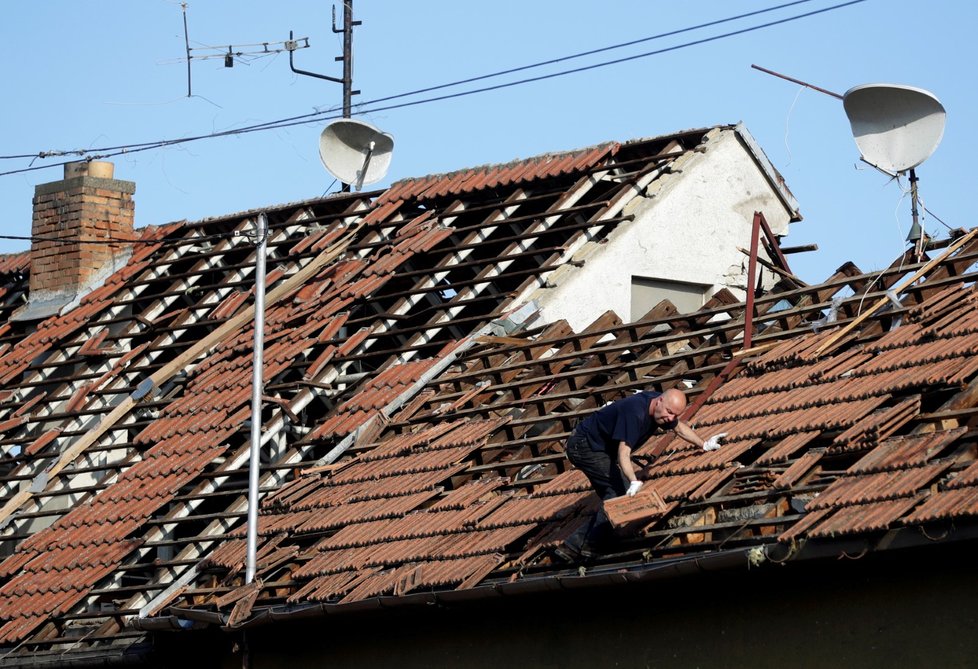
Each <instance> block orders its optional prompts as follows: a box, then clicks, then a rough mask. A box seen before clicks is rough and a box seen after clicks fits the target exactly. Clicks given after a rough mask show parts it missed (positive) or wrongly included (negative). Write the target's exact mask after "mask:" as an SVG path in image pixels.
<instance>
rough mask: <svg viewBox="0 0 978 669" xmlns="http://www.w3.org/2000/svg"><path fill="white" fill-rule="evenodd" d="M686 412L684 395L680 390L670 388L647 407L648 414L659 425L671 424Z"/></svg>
mask: <svg viewBox="0 0 978 669" xmlns="http://www.w3.org/2000/svg"><path fill="white" fill-rule="evenodd" d="M685 410H686V395H684V394H683V392H682V391H681V390H677V389H676V388H670V389H669V390H667V391H665V392H664V393H662V394H661V395H659V396H658V397H656V398H655V399H654V400H652V402H651V404H650V405H649V413H650V414H651V415H652V420H654V421H655V422H656V423H658V424H659V425H664V424H666V423H671V422H672V421H674V420H676V419H677V418H679V417H680V416H681V415H682V413H683V411H685Z"/></svg>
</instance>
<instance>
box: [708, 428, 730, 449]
mask: <svg viewBox="0 0 978 669" xmlns="http://www.w3.org/2000/svg"><path fill="white" fill-rule="evenodd" d="M726 436H727V433H726V432H721V433H720V434H715V435H713V436H712V437H710V438H709V439H707V440H706V441H704V442H703V450H704V451H715V450H717V449H718V448H720V440H721V439H723V438H724V437H726Z"/></svg>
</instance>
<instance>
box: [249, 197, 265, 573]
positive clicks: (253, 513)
mask: <svg viewBox="0 0 978 669" xmlns="http://www.w3.org/2000/svg"><path fill="white" fill-rule="evenodd" d="M255 228H256V230H255V233H256V234H257V235H258V243H257V246H256V249H255V353H254V356H255V357H254V361H253V362H252V367H251V454H250V455H251V460H250V464H249V469H248V555H247V569H246V571H245V583H251V582H252V581H254V580H255V562H256V557H257V554H258V474H259V471H258V468H259V464H260V462H259V455H260V449H261V396H262V371H263V368H264V362H263V360H262V353H263V349H264V334H265V253H266V250H267V243H268V218H267V217H266V216H265V213H264V212H262V213H260V214H258V218H257V219H255Z"/></svg>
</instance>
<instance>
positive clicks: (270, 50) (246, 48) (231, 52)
mask: <svg viewBox="0 0 978 669" xmlns="http://www.w3.org/2000/svg"><path fill="white" fill-rule="evenodd" d="M180 8H181V9H182V10H183V44H184V48H185V49H186V52H187V55H186V57H185V58H177V59H173V60H168V61H163V62H167V63H179V62H183V61H184V60H186V61H187V97H188V98H190V97H193V85H192V78H191V70H190V63H191V62H192V61H195V60H212V59H217V58H220V59H223V60H224V67H234V63H235V61H238V62H242V63H247V62H248V60H249V59H254V58H261V57H262V56H271V55H274V54H277V53H282V52H284V51H288V52H289V59H290V60H291V58H292V52H293V51H295V50H297V49H308V48H309V38H308V37H299V38H297V39H293V37H292V34H291V33H289V39H288V41H282V42H258V43H256V44H228V45H227V46H226V47H225V46H200V47H192V46H190V32H189V30H188V29H187V3H186V2H181V3H180Z"/></svg>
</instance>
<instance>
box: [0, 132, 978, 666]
mask: <svg viewBox="0 0 978 669" xmlns="http://www.w3.org/2000/svg"><path fill="white" fill-rule="evenodd" d="M706 132H707V130H700V131H689V132H687V133H683V134H680V135H674V136H669V137H664V138H654V139H650V140H642V141H636V142H630V143H627V144H611V145H607V146H602V147H594V148H592V149H588V150H584V151H580V152H572V153H569V154H565V155H563V156H546V157H542V158H539V159H530V160H527V161H524V162H522V163H520V164H519V165H507V166H495V167H486V168H484V169H481V170H478V171H477V172H478V173H477V174H473V173H469V172H463V173H456V174H452V175H443V176H440V177H429V178H425V179H418V180H407V181H404V182H399V183H398V184H395V185H394V186H392V187H391V189H389V190H388V191H385V192H379V193H364V194H346V195H340V196H335V197H331V198H326V199H320V200H312V201H308V202H303V203H294V204H290V205H283V206H280V207H276V208H269V209H268V210H267V214H268V216H269V221H270V224H271V236H270V239H269V258H268V269H269V275H268V287H267V290H268V293H267V297H266V310H265V326H266V327H265V352H264V363H265V364H264V383H265V387H264V393H265V398H264V399H265V401H264V410H263V413H262V416H261V420H262V424H263V429H262V431H261V434H262V435H263V437H262V439H263V452H262V461H261V481H260V485H261V489H262V492H263V501H262V507H261V514H260V522H259V533H260V540H259V545H258V577H259V580H258V581H256V584H254V585H252V586H243V561H244V558H245V548H246V545H245V540H244V533H245V529H244V528H245V515H246V491H247V480H248V446H249V433H250V423H249V421H250V420H251V418H252V417H251V411H250V405H249V403H250V398H251V387H250V383H251V365H252V360H253V344H252V339H253V333H252V330H251V323H252V306H251V301H252V300H251V289H252V281H253V279H252V274H251V271H252V266H253V260H254V244H253V243H252V242H251V240H249V238H248V233H249V232H250V231H251V230H252V229H253V219H254V213H253V212H245V213H243V214H238V215H233V216H228V217H223V218H218V219H210V220H207V221H203V222H200V223H198V224H191V225H185V224H173V225H169V226H164V227H160V228H157V229H153V230H147V231H144V233H143V237H142V240H141V242H140V243H139V244H138V245H137V246H136V248H135V251H134V253H133V256H132V258H131V259H130V260H129V263H128V265H127V266H126V267H125V268H123V269H122V270H120V271H119V272H117V273H116V274H115V275H113V276H112V277H110V278H109V279H108V280H107V282H106V284H105V285H104V286H103V287H102V288H100V289H97V290H96V291H94V292H93V293H91V294H90V295H88V296H87V297H86V298H85V299H83V300H82V302H81V304H79V305H78V306H77V307H76V308H75V309H73V310H71V311H69V312H67V313H65V314H63V315H60V316H54V317H51V318H49V319H47V320H45V321H43V322H41V323H39V324H37V326H36V327H32V326H31V325H29V324H27V323H17V322H6V323H5V324H4V325H3V326H0V393H2V396H3V399H4V401H3V404H2V406H0V439H2V440H3V441H2V443H3V445H4V447H5V449H4V453H5V455H4V457H3V458H2V459H0V486H2V487H0V504H2V507H0V522H3V523H4V525H3V532H4V534H3V536H2V537H0V542H2V543H0V545H2V546H3V548H4V550H5V551H6V552H7V554H8V557H6V559H4V560H3V561H2V562H0V621H2V625H0V648H5V649H6V650H5V651H4V652H5V653H6V655H4V657H3V659H2V660H0V663H6V664H18V663H24V662H27V661H28V658H30V661H31V662H38V661H41V660H39V659H38V658H42V659H43V658H49V659H50V661H52V662H55V661H62V660H63V658H64V657H70V656H72V655H73V654H75V655H77V656H78V657H82V656H84V657H100V658H105V657H109V656H113V655H121V654H125V653H131V652H136V651H138V650H139V649H140V648H144V646H143V645H142V644H144V642H145V640H146V635H147V633H148V632H147V630H155V629H167V628H183V627H185V626H187V625H188V624H190V623H191V622H193V623H196V624H216V625H221V626H231V627H234V626H240V625H253V624H259V623H262V622H268V621H270V620H279V619H283V618H285V619H287V618H288V617H289V616H291V615H299V614H302V615H306V614H308V613H309V612H310V611H322V610H324V609H325V608H329V609H330V610H331V611H339V612H341V611H345V610H356V609H357V608H358V607H365V606H374V605H376V603H377V602H379V601H382V600H384V599H385V598H387V599H389V598H394V599H398V600H403V601H413V599H412V598H414V599H416V600H417V601H430V599H431V598H433V597H437V598H441V599H442V600H444V601H451V600H452V598H453V597H456V598H461V597H478V596H481V594H484V593H487V592H492V591H497V590H499V589H513V590H520V589H523V590H524V591H525V590H532V589H534V588H541V587H546V584H547V583H550V582H552V581H553V579H561V578H582V579H588V578H592V577H594V578H599V577H600V576H601V575H602V574H607V573H611V572H616V573H618V572H622V571H624V572H625V573H628V574H633V575H634V576H635V577H636V578H640V577H641V576H642V575H643V574H647V573H649V572H650V571H653V570H655V569H657V568H658V567H659V566H660V565H663V564H667V563H668V564H675V562H676V561H677V560H679V561H681V560H684V559H704V557H709V556H725V557H729V556H730V555H731V554H733V555H735V556H742V557H743V563H744V564H746V560H747V559H748V557H750V559H751V560H753V561H755V562H763V561H765V560H772V559H777V560H786V559H791V558H796V559H797V558H800V557H805V556H807V555H810V554H813V552H817V550H816V549H819V550H821V549H820V547H824V550H828V551H829V552H831V551H833V550H835V551H838V550H843V549H842V548H840V546H842V545H843V544H844V545H845V546H846V547H849V543H848V542H849V541H852V540H856V541H858V542H859V544H860V545H862V546H864V547H866V549H867V550H876V549H880V548H881V547H882V546H883V545H884V544H882V543H881V535H882V534H883V533H899V534H900V535H901V536H904V537H911V538H916V539H918V540H921V535H919V534H917V533H914V532H910V531H909V530H914V529H915V528H920V527H929V526H931V525H932V524H936V525H938V526H940V527H941V528H942V530H941V532H938V533H937V534H935V536H942V537H943V539H942V540H943V541H954V540H955V539H957V538H959V537H961V536H965V535H967V533H968V531H969V530H970V529H971V525H970V523H971V522H972V519H973V518H974V515H975V513H976V510H978V491H976V488H975V486H976V481H978V474H976V472H978V465H973V460H974V449H973V446H974V437H973V435H971V433H970V430H969V429H968V427H967V426H968V424H969V421H970V420H971V415H972V407H973V404H974V400H973V398H972V395H973V393H972V392H971V391H970V385H969V384H971V383H972V382H973V381H974V379H975V378H976V374H978V363H976V362H975V360H976V358H975V357H974V355H973V354H974V352H975V349H976V347H978V336H976V335H978V328H975V327H973V326H972V325H971V324H970V323H972V321H975V319H978V314H976V312H975V309H974V305H975V299H976V298H975V295H974V289H973V287H972V283H971V281H970V277H971V276H972V275H971V274H969V272H968V270H969V269H970V267H971V265H972V264H973V263H974V259H975V252H976V250H978V248H976V243H975V242H974V240H973V234H972V233H969V234H968V235H967V236H965V237H962V238H961V239H959V240H957V241H956V242H955V243H954V244H953V246H949V247H947V248H939V247H935V248H932V249H931V250H930V253H931V254H933V258H934V259H933V260H932V261H929V262H926V263H924V262H921V263H913V262H909V261H906V259H905V262H903V263H902V264H900V265H895V266H894V267H893V268H891V269H890V270H888V271H887V272H884V273H882V274H879V275H878V276H877V275H876V274H873V275H868V274H863V273H862V272H860V271H859V270H858V269H856V268H855V267H852V266H851V265H850V266H846V267H843V268H841V269H840V270H839V271H838V272H837V273H836V274H835V275H834V276H832V277H830V278H829V280H828V281H826V282H825V283H823V284H820V285H818V286H804V285H799V282H788V281H786V282H783V283H782V285H781V286H780V289H779V290H776V291H774V292H772V293H770V294H768V295H766V296H763V297H761V298H759V299H758V300H757V301H756V311H757V315H756V316H755V318H754V324H755V335H754V337H753V343H754V348H753V349H751V350H749V351H747V352H746V353H745V352H743V351H742V350H741V349H742V346H741V342H742V337H743V331H744V318H745V305H744V304H742V303H740V302H737V301H736V300H734V299H733V298H732V297H731V296H730V294H729V293H727V292H726V291H721V292H720V293H717V294H716V295H714V297H713V299H712V300H711V301H710V302H709V303H708V304H707V305H706V306H705V307H704V309H703V310H701V311H700V312H697V313H695V314H687V315H682V314H678V313H677V312H676V310H675V308H673V307H672V306H671V305H669V304H668V303H662V304H660V305H659V306H657V307H656V308H655V309H653V310H652V311H651V312H650V313H649V314H647V315H646V316H645V317H644V318H643V319H641V320H639V321H636V322H632V323H623V322H622V320H621V319H620V318H619V317H618V316H617V315H616V314H614V313H607V314H605V315H604V316H603V317H601V318H600V319H598V320H597V321H595V322H594V323H593V324H592V325H591V326H590V327H588V328H585V329H583V330H581V331H579V332H574V331H572V330H571V328H570V327H569V326H567V325H566V324H565V323H562V322H558V323H552V324H546V325H539V324H536V323H535V322H534V320H533V304H532V302H530V301H528V300H527V296H528V295H531V294H533V292H534V291H536V290H537V289H539V288H541V287H543V286H545V285H546V279H547V275H548V273H549V272H551V271H553V270H554V269H555V268H557V267H560V266H562V265H564V264H565V263H566V262H567V260H568V249H571V248H574V247H575V244H577V243H579V242H580V241H581V240H585V239H586V240H590V241H593V242H600V240H602V239H603V238H606V237H607V235H609V234H610V233H611V232H612V231H613V230H614V228H615V226H616V225H618V224H619V223H621V222H622V221H624V220H627V219H628V218H629V217H628V216H622V215H621V210H622V207H623V204H624V203H625V202H627V200H628V199H629V198H630V197H633V196H634V193H635V189H634V188H633V187H632V186H633V184H634V183H636V182H637V181H638V180H640V179H648V178H654V175H655V174H657V173H661V172H664V171H666V170H665V169H664V168H666V167H667V166H668V165H669V163H670V161H672V160H675V159H676V158H677V157H679V156H681V155H682V154H683V153H684V152H687V151H691V150H696V147H697V146H698V144H699V143H700V142H701V141H702V138H703V137H704V136H705V133H706ZM608 175H612V176H613V178H605V177H606V176H608ZM5 262H6V261H5ZM0 269H5V271H3V272H2V273H0V286H4V290H6V291H8V292H6V293H4V294H3V295H10V296H11V297H10V298H9V300H8V299H7V298H5V297H3V295H0V298H2V299H3V300H7V301H0V309H4V310H6V311H5V313H7V314H9V311H10V310H12V309H13V308H15V307H16V306H17V305H18V304H19V303H20V302H22V300H23V297H22V296H23V291H24V287H23V286H24V278H23V275H24V273H25V271H26V270H25V266H24V264H23V263H22V262H19V261H14V260H10V261H9V266H8V265H7V264H4V265H3V267H0ZM918 273H919V276H916V275H917V274H918ZM911 278H913V281H910V279H911ZM887 290H892V291H893V296H894V298H895V299H896V300H898V301H899V304H900V306H899V307H896V306H895V305H894V304H893V302H892V301H891V300H890V299H889V298H887V297H886V291H887ZM18 291H19V292H18ZM18 296H19V297H18ZM18 300H19V301H20V302H19V301H18ZM830 317H831V318H830ZM850 326H851V329H847V328H850ZM813 328H818V331H817V332H813ZM733 360H736V361H741V363H740V364H739V365H738V366H737V367H736V368H734V366H733V365H731V364H730V362H731V361H733ZM715 379H721V380H725V382H724V383H722V384H721V385H719V387H717V388H716V389H715V390H714V391H712V393H711V394H710V395H709V397H708V398H707V399H706V401H705V403H704V404H703V406H702V408H701V409H700V410H699V411H698V412H697V413H696V414H695V416H694V417H693V423H694V425H695V426H696V427H697V429H701V430H704V431H709V432H719V431H726V432H728V438H727V442H728V443H727V444H726V445H725V446H724V447H723V448H722V449H720V450H719V451H716V452H713V453H698V452H695V451H694V450H692V449H690V448H688V447H686V446H684V445H683V444H682V443H680V442H672V443H669V444H668V445H667V447H666V451H665V454H664V455H663V456H661V457H659V458H657V459H656V460H655V461H654V462H652V463H651V465H650V467H649V469H648V472H647V475H648V476H649V478H650V480H651V484H650V486H649V487H650V489H654V490H655V491H656V492H657V493H658V494H659V495H660V496H661V497H662V500H663V508H661V509H659V510H658V512H657V515H654V516H652V517H645V519H640V520H641V522H640V523H639V525H637V526H635V527H633V528H632V531H631V534H630V537H629V538H628V539H626V540H625V541H623V542H622V544H621V546H620V547H619V549H616V552H614V553H613V554H608V555H604V556H602V557H601V558H600V559H599V560H597V561H596V562H595V563H593V564H589V565H586V566H585V573H584V575H583V576H581V575H580V574H581V572H580V568H581V567H582V566H584V565H579V564H574V563H568V562H566V561H563V560H561V559H560V558H559V557H558V556H556V555H555V553H554V550H553V549H554V547H555V546H556V545H557V544H558V543H559V542H560V541H561V540H562V539H563V538H564V537H566V536H567V535H568V534H569V533H571V532H573V531H574V530H575V529H576V528H577V527H578V526H579V525H580V524H581V523H582V522H585V521H586V520H587V518H588V514H589V513H590V512H591V511H593V508H594V504H595V497H594V496H593V495H592V494H591V492H590V489H589V487H588V485H587V482H586V480H585V479H584V478H583V476H582V475H581V474H580V473H579V472H577V471H576V470H574V469H572V468H570V467H569V465H568V463H567V462H566V459H565V458H564V457H563V454H562V443H563V440H564V438H565V437H566V436H567V434H568V433H569V430H570V429H571V428H572V426H573V424H574V423H575V422H576V420H578V419H579V418H580V417H581V416H583V415H585V414H586V413H588V412H590V411H592V410H593V409H595V408H596V407H598V406H600V405H601V404H603V403H604V402H607V401H610V400H612V399H615V398H617V397H621V396H623V395H624V394H626V393H629V392H631V391H633V390H636V389H639V388H646V387H659V388H667V387H673V386H677V387H681V388H685V389H687V391H688V392H689V394H690V397H691V399H692V398H696V397H700V396H703V397H705V396H706V394H707V388H708V387H710V385H711V382H712V381H714V380H715ZM651 447H652V444H650V445H649V448H651ZM948 521H953V529H952V528H950V527H945V526H944V525H945V524H947V523H948ZM945 530H946V531H945ZM942 532H943V534H942ZM908 540H909V539H908ZM885 545H893V542H892V541H890V542H888V543H887V544H885ZM836 554H838V553H836ZM146 648H147V649H148V646H147V647H146Z"/></svg>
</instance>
